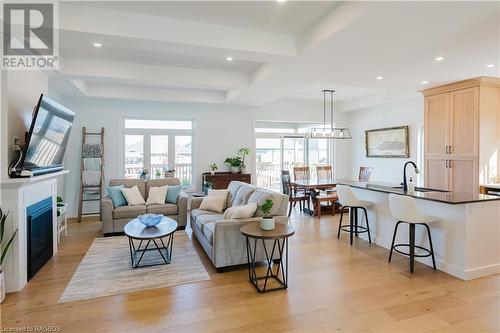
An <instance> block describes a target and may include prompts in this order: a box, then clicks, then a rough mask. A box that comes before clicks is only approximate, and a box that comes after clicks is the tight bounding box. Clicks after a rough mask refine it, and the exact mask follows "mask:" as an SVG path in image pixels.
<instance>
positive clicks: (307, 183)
mask: <svg viewBox="0 0 500 333" xmlns="http://www.w3.org/2000/svg"><path fill="white" fill-rule="evenodd" d="M338 182H339V180H338V179H335V178H324V179H321V178H318V179H300V180H294V181H292V182H291V184H292V185H293V186H297V187H301V188H319V187H334V186H335V185H337V183H338Z"/></svg>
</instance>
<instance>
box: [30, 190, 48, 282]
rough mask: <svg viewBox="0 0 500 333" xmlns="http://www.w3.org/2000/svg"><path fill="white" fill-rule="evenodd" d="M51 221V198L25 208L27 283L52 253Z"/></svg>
mask: <svg viewBox="0 0 500 333" xmlns="http://www.w3.org/2000/svg"><path fill="white" fill-rule="evenodd" d="M52 219H53V211H52V198H51V197H50V198H47V199H44V200H42V201H39V202H37V203H35V204H32V205H31V206H29V207H27V208H26V222H27V228H26V229H27V231H28V233H27V250H28V252H27V264H28V267H27V273H28V276H27V278H28V281H29V280H30V279H31V278H32V277H33V276H34V275H35V274H36V273H37V272H38V271H39V270H40V268H42V267H43V265H45V263H46V262H47V261H48V260H49V259H50V258H51V257H52V254H53V253H54V249H53V231H52V228H53V226H52V223H53V221H52Z"/></svg>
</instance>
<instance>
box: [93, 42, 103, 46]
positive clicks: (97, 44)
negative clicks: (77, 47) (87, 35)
mask: <svg viewBox="0 0 500 333" xmlns="http://www.w3.org/2000/svg"><path fill="white" fill-rule="evenodd" d="M92 45H94V47H101V46H102V44H101V43H97V42H96V43H94V44H92Z"/></svg>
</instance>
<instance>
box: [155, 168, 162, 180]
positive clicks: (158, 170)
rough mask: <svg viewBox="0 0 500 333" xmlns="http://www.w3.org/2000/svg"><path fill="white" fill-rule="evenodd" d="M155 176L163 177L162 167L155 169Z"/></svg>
mask: <svg viewBox="0 0 500 333" xmlns="http://www.w3.org/2000/svg"><path fill="white" fill-rule="evenodd" d="M155 177H156V178H161V170H160V169H156V171H155Z"/></svg>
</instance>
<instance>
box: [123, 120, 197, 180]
mask: <svg viewBox="0 0 500 333" xmlns="http://www.w3.org/2000/svg"><path fill="white" fill-rule="evenodd" d="M126 120H148V121H165V120H167V121H190V122H191V129H143V128H125V121H126ZM194 133H195V121H194V119H186V118H182V119H172V118H149V117H148V118H144V117H123V118H122V121H121V140H120V146H121V147H120V154H119V157H120V161H121V163H120V170H119V174H121V175H122V177H123V176H124V175H125V136H126V135H142V136H143V138H144V142H143V145H144V146H143V149H144V166H143V167H144V168H145V169H150V167H151V136H152V135H164V136H168V166H169V167H170V168H175V137H176V136H190V137H191V184H190V185H189V187H187V188H186V189H187V190H192V189H193V188H194V187H195V181H196V180H195V177H194V170H195V154H194V147H195V135H194Z"/></svg>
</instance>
